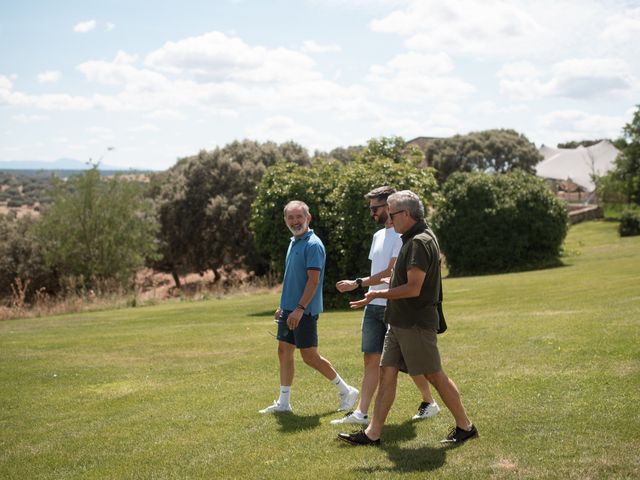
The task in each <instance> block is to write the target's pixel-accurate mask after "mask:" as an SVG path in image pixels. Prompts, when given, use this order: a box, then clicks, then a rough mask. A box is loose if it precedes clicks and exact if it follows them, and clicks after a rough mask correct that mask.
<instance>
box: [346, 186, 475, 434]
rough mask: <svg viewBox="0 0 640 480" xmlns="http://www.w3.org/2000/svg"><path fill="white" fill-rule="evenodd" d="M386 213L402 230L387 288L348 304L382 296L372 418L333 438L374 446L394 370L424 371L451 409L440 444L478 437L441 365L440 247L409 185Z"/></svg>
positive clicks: (393, 385) (394, 197) (392, 199)
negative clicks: (383, 307) (447, 428)
mask: <svg viewBox="0 0 640 480" xmlns="http://www.w3.org/2000/svg"><path fill="white" fill-rule="evenodd" d="M387 202H388V203H389V216H390V217H391V220H392V221H393V228H394V229H395V231H396V232H398V233H399V234H401V235H402V248H401V249H400V253H399V255H398V259H397V261H396V265H395V269H394V271H393V276H392V277H391V283H390V285H389V288H388V289H386V290H372V291H369V292H367V293H366V294H365V296H364V298H363V299H362V300H358V301H356V302H352V303H351V307H352V308H360V307H364V306H365V305H367V304H368V303H369V302H370V301H371V300H373V299H374V298H386V299H387V300H388V302H387V310H386V312H385V321H386V322H387V323H388V324H389V329H388V331H387V334H386V335H385V340H384V348H383V351H382V359H381V361H380V366H381V373H380V381H379V386H378V395H377V397H376V402H375V407H374V412H373V418H372V419H371V423H370V424H369V426H368V427H367V429H366V430H362V431H359V432H354V433H340V434H339V435H338V438H339V439H340V440H343V441H345V442H348V443H350V444H352V445H378V444H379V443H380V435H381V433H382V427H383V426H384V423H385V420H386V418H387V415H388V413H389V410H390V409H391V406H392V405H393V401H394V399H395V394H396V385H397V382H398V372H399V371H403V372H406V373H408V374H409V375H411V376H416V375H424V376H425V377H426V379H427V380H428V381H429V383H431V384H432V385H433V386H434V387H435V389H436V390H437V391H438V393H439V394H440V397H441V398H442V401H443V402H444V404H445V405H446V406H447V408H448V409H449V411H450V412H451V413H452V415H453V417H454V419H455V422H456V426H455V427H453V429H452V430H451V431H450V432H449V434H448V435H447V436H446V437H445V438H444V439H443V440H442V443H447V444H460V443H462V442H465V441H466V440H469V439H470V438H474V437H477V436H478V430H477V429H476V427H475V426H474V425H473V424H472V423H471V420H470V419H469V417H468V416H467V413H466V411H465V409H464V406H463V405H462V400H461V398H460V392H459V391H458V387H456V384H455V383H454V382H453V380H451V379H450V378H449V377H448V376H447V375H446V374H445V372H444V371H443V370H442V365H441V361H440V353H439V352H438V346H437V330H438V325H439V317H438V309H437V304H438V301H439V296H440V288H441V276H440V275H441V273H440V249H439V247H438V243H437V240H436V237H435V235H434V234H433V232H432V231H431V229H429V227H427V225H426V223H425V220H424V207H423V205H422V202H421V201H420V198H419V197H418V196H417V195H416V194H415V193H413V192H411V191H409V190H403V191H400V192H397V193H394V194H393V195H391V196H390V197H389V198H388V199H387Z"/></svg>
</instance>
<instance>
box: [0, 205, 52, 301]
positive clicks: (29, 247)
mask: <svg viewBox="0 0 640 480" xmlns="http://www.w3.org/2000/svg"><path fill="white" fill-rule="evenodd" d="M36 225H37V220H36V219H35V218H34V217H32V216H30V215H27V216H24V217H21V218H17V217H16V215H15V214H9V215H0V297H8V296H10V295H11V294H12V285H14V284H15V283H16V282H17V281H20V282H21V284H22V285H24V286H25V288H26V292H25V293H26V299H27V300H29V299H30V298H31V297H33V295H34V293H35V292H36V291H38V290H41V289H44V290H45V291H46V292H47V293H49V294H52V293H57V292H58V290H59V287H60V283H59V280H60V279H59V275H58V272H57V270H56V269H52V268H49V267H48V265H47V263H46V261H45V252H44V249H43V246H42V244H41V243H40V242H39V241H38V239H37V238H36V237H35V235H34V232H35V227H36Z"/></svg>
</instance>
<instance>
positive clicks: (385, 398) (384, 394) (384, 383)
mask: <svg viewBox="0 0 640 480" xmlns="http://www.w3.org/2000/svg"><path fill="white" fill-rule="evenodd" d="M397 384H398V369H397V368H394V367H380V383H379V385H378V395H377V396H376V404H375V407H374V410H373V417H372V418H371V423H369V426H368V427H367V429H366V430H365V434H366V435H367V437H369V438H370V439H371V440H377V439H379V438H380V434H381V433H382V427H383V426H384V422H385V421H386V420H387V415H389V410H391V405H393V401H394V400H395V399H396V386H397Z"/></svg>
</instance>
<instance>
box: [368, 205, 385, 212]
mask: <svg viewBox="0 0 640 480" xmlns="http://www.w3.org/2000/svg"><path fill="white" fill-rule="evenodd" d="M386 206H387V204H386V203H383V204H382V205H371V206H370V207H369V210H371V213H376V212H377V211H378V209H379V208H382V207H386Z"/></svg>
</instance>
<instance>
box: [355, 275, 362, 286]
mask: <svg viewBox="0 0 640 480" xmlns="http://www.w3.org/2000/svg"><path fill="white" fill-rule="evenodd" d="M356 285H358V287H360V288H362V279H361V278H360V277H358V278H356Z"/></svg>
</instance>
